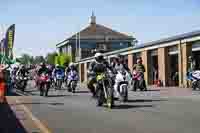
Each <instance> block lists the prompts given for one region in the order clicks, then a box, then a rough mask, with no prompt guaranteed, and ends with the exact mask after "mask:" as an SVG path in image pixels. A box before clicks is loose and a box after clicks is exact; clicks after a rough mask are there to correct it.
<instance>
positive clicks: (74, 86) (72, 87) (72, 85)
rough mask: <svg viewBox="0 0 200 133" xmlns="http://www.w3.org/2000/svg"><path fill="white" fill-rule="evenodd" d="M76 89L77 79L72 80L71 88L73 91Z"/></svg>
mask: <svg viewBox="0 0 200 133" xmlns="http://www.w3.org/2000/svg"><path fill="white" fill-rule="evenodd" d="M75 89H76V83H75V81H72V82H71V90H72V93H75Z"/></svg>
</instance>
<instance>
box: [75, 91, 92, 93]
mask: <svg viewBox="0 0 200 133" xmlns="http://www.w3.org/2000/svg"><path fill="white" fill-rule="evenodd" d="M76 93H90V92H89V91H76Z"/></svg>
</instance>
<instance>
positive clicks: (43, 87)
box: [39, 73, 51, 96]
mask: <svg viewBox="0 0 200 133" xmlns="http://www.w3.org/2000/svg"><path fill="white" fill-rule="evenodd" d="M50 86H51V79H50V76H49V74H45V73H42V74H41V76H40V77H39V90H40V96H44V94H45V96H48V92H49V89H50Z"/></svg>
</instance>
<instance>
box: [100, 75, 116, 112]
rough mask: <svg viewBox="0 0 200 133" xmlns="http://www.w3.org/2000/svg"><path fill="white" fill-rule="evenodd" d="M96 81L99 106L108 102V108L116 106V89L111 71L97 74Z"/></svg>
mask: <svg viewBox="0 0 200 133" xmlns="http://www.w3.org/2000/svg"><path fill="white" fill-rule="evenodd" d="M96 81H97V85H96V97H97V106H102V105H103V104H104V103H106V104H107V106H108V108H112V107H113V106H114V90H113V86H112V79H111V77H110V75H109V72H108V73H107V72H106V73H99V74H97V77H96Z"/></svg>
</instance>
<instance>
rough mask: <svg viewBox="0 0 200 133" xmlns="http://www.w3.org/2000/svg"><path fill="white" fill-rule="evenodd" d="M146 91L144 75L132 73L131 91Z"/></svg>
mask: <svg viewBox="0 0 200 133" xmlns="http://www.w3.org/2000/svg"><path fill="white" fill-rule="evenodd" d="M137 89H140V91H146V90H147V89H146V85H145V80H144V74H143V73H142V72H137V71H135V70H134V71H133V91H137Z"/></svg>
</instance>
